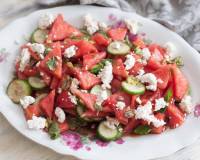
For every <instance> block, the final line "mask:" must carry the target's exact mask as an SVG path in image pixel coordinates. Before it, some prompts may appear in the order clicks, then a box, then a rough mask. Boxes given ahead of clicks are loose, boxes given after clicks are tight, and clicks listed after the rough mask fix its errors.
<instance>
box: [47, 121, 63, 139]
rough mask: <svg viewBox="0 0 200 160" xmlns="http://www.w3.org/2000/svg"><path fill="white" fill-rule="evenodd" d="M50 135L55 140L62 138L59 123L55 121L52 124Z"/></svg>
mask: <svg viewBox="0 0 200 160" xmlns="http://www.w3.org/2000/svg"><path fill="white" fill-rule="evenodd" d="M48 133H49V135H50V138H51V139H53V140H54V139H57V138H58V137H60V129H59V126H58V123H56V122H54V121H53V122H51V124H49V129H48Z"/></svg>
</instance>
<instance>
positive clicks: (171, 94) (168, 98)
mask: <svg viewBox="0 0 200 160" xmlns="http://www.w3.org/2000/svg"><path fill="white" fill-rule="evenodd" d="M172 96H173V92H172V89H171V88H169V89H168V90H167V92H166V93H165V95H164V99H165V101H166V102H169V101H170V99H171V98H172Z"/></svg>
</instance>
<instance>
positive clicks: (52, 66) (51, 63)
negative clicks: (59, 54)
mask: <svg viewBox="0 0 200 160" xmlns="http://www.w3.org/2000/svg"><path fill="white" fill-rule="evenodd" d="M47 66H48V68H49V69H50V70H54V69H55V68H56V57H52V58H51V59H49V60H48V61H47Z"/></svg>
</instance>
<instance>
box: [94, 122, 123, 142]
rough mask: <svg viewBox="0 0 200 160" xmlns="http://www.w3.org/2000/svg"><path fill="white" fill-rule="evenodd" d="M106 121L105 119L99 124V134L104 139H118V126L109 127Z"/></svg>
mask: <svg viewBox="0 0 200 160" xmlns="http://www.w3.org/2000/svg"><path fill="white" fill-rule="evenodd" d="M105 123H106V121H103V122H101V123H100V124H99V126H98V129H97V136H98V137H99V138H100V139H102V140H104V141H113V140H116V139H117V138H118V136H119V131H118V128H117V127H116V128H115V129H111V128H108V127H107V126H106V124H105Z"/></svg>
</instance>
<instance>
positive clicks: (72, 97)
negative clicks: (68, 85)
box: [68, 92, 78, 104]
mask: <svg viewBox="0 0 200 160" xmlns="http://www.w3.org/2000/svg"><path fill="white" fill-rule="evenodd" d="M68 95H69V99H70V100H71V102H72V103H74V104H78V102H77V98H76V96H74V95H72V94H71V93H70V92H68Z"/></svg>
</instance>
